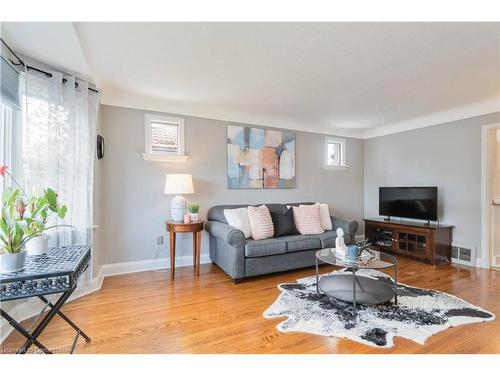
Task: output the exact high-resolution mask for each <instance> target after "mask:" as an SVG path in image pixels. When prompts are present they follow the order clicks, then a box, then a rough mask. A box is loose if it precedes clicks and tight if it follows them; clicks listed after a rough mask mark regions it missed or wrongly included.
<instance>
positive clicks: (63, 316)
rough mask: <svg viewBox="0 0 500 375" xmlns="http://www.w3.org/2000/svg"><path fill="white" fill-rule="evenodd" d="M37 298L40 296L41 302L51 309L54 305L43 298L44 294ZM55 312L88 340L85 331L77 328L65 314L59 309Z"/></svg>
mask: <svg viewBox="0 0 500 375" xmlns="http://www.w3.org/2000/svg"><path fill="white" fill-rule="evenodd" d="M38 298H40V299H41V300H42V301H43V302H45V303H46V304H48V305H49V307H50V308H51V309H53V308H54V305H53V304H52V303H51V302H49V301H48V300H47V298H45V297H44V296H38ZM56 313H57V315H59V316H60V317H61V318H63V319H64V320H65V321H66V323H68V324H69V325H70V326H71V327H72V328H73V329H74V330H75V331H77V332H78V333H79V334H80V335H82V337H83V338H84V339H85V341H86V342H90V337H88V336H87V335H86V334H85V332H83V331H82V330H81V329H80V328H78V326H77V325H76V324H75V323H73V322H72V321H71V320H70V319H69V318H68V317H67V316H66V315H64V313H63V312H62V311H61V310H57V312H56Z"/></svg>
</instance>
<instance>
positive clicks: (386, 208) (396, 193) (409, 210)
mask: <svg viewBox="0 0 500 375" xmlns="http://www.w3.org/2000/svg"><path fill="white" fill-rule="evenodd" d="M437 195H438V188H437V186H428V187H380V188H379V208H378V211H379V215H380V216H397V217H405V218H411V219H421V220H434V221H436V220H437V219H438V217H437V198H438V196H437Z"/></svg>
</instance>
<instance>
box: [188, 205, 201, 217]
mask: <svg viewBox="0 0 500 375" xmlns="http://www.w3.org/2000/svg"><path fill="white" fill-rule="evenodd" d="M187 208H188V211H189V216H191V221H198V219H199V217H198V212H199V211H200V205H199V204H198V203H189V204H188V205H187Z"/></svg>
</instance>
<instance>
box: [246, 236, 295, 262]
mask: <svg viewBox="0 0 500 375" xmlns="http://www.w3.org/2000/svg"><path fill="white" fill-rule="evenodd" d="M285 253H286V241H285V240H283V237H281V238H268V239H265V240H258V241H257V240H247V241H246V243H245V256H246V257H248V258H256V257H263V256H266V255H276V254H285Z"/></svg>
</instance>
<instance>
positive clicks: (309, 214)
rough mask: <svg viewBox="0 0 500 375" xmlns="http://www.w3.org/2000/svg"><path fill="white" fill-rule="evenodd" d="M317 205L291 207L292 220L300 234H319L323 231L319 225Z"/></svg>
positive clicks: (319, 218)
mask: <svg viewBox="0 0 500 375" xmlns="http://www.w3.org/2000/svg"><path fill="white" fill-rule="evenodd" d="M319 207H320V206H319V204H314V205H312V206H303V205H301V206H299V207H293V220H294V221H295V226H296V227H297V229H298V231H299V232H300V234H319V233H323V232H324V230H323V227H322V226H321V217H320V214H319V209H320V208H319Z"/></svg>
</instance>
